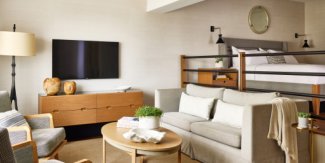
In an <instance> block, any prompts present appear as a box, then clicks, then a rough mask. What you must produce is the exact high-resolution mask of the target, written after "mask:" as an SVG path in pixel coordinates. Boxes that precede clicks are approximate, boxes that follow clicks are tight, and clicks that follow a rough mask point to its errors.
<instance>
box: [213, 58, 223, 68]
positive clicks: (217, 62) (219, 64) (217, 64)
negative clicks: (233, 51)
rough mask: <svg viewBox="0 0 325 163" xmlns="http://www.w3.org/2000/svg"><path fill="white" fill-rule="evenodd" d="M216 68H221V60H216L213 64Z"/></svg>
mask: <svg viewBox="0 0 325 163" xmlns="http://www.w3.org/2000/svg"><path fill="white" fill-rule="evenodd" d="M215 67H216V68H223V58H219V57H217V58H216V63H215Z"/></svg>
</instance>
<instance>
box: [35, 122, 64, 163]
mask: <svg viewBox="0 0 325 163" xmlns="http://www.w3.org/2000/svg"><path fill="white" fill-rule="evenodd" d="M32 136H33V140H34V141H35V142H36V146H37V153H38V157H46V156H48V155H50V154H51V152H52V151H54V149H55V148H56V147H58V146H59V145H60V143H62V142H63V141H64V139H65V136H66V135H65V131H64V128H48V129H35V130H32Z"/></svg>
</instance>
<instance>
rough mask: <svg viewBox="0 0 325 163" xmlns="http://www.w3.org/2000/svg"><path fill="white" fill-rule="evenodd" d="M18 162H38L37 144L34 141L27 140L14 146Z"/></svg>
mask: <svg viewBox="0 0 325 163" xmlns="http://www.w3.org/2000/svg"><path fill="white" fill-rule="evenodd" d="M12 149H13V152H14V157H15V160H16V162H31V163H32V162H33V163H38V157H37V150H36V144H35V142H34V141H25V142H22V143H19V144H15V145H13V146H12Z"/></svg>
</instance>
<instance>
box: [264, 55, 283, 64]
mask: <svg viewBox="0 0 325 163" xmlns="http://www.w3.org/2000/svg"><path fill="white" fill-rule="evenodd" d="M266 58H267V62H268V63H269V64H283V63H286V60H285V59H284V56H266Z"/></svg>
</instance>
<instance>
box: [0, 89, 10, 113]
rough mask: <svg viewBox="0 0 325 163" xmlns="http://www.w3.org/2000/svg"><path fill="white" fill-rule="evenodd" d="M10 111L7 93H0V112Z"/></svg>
mask: <svg viewBox="0 0 325 163" xmlns="http://www.w3.org/2000/svg"><path fill="white" fill-rule="evenodd" d="M9 110H11V102H10V98H9V93H8V92H7V91H0V112H5V111H9Z"/></svg>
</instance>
